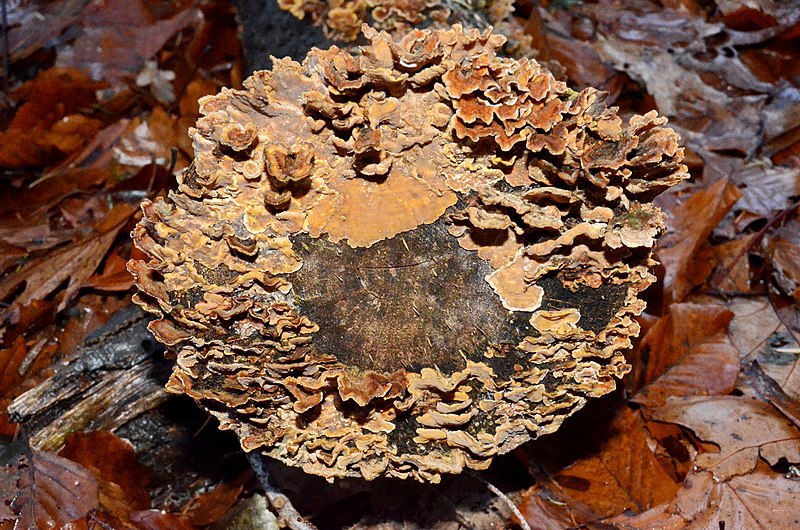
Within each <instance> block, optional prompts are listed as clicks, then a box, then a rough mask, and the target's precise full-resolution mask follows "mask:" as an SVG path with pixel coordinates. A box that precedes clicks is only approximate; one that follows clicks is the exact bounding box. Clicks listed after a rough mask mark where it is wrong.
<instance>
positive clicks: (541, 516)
mask: <svg viewBox="0 0 800 530" xmlns="http://www.w3.org/2000/svg"><path fill="white" fill-rule="evenodd" d="M517 508H519V511H520V513H521V514H522V515H523V517H525V521H526V522H527V523H528V526H530V528H531V530H564V528H569V527H571V526H573V524H574V522H575V521H574V519H573V518H572V517H570V516H569V514H568V513H567V510H566V509H565V506H564V503H563V502H561V501H555V500H553V499H551V498H550V497H549V496H548V495H546V494H545V493H543V492H542V491H541V490H539V489H538V488H531V489H530V490H527V491H524V492H522V501H521V502H520V503H519V505H518V506H517Z"/></svg>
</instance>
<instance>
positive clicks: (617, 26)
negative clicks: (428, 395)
mask: <svg viewBox="0 0 800 530" xmlns="http://www.w3.org/2000/svg"><path fill="white" fill-rule="evenodd" d="M245 3H246V2H242V4H245ZM533 3H535V2H531V1H528V2H520V5H518V6H517V7H518V9H517V15H516V16H517V17H518V19H519V22H520V23H521V24H522V25H523V26H524V27H527V28H528V31H529V33H530V35H532V36H533V37H534V39H533V46H534V48H535V49H536V50H537V51H538V57H539V58H540V59H542V60H545V61H550V62H551V63H552V64H558V65H560V66H561V67H562V69H563V75H564V77H565V78H566V79H567V80H568V83H569V84H570V86H572V87H573V88H576V89H582V88H585V87H589V86H594V87H597V88H599V89H602V90H605V91H607V92H609V94H610V95H609V104H610V105H615V106H618V107H619V108H620V114H621V115H623V116H627V115H630V114H632V113H644V112H647V111H649V110H652V109H656V110H658V112H659V113H660V114H663V115H665V116H667V117H668V118H669V120H670V122H669V123H670V126H672V127H674V128H675V129H676V130H677V131H678V132H679V133H680V134H681V137H682V140H683V142H684V145H685V146H686V164H687V165H688V167H689V172H690V174H691V178H690V179H689V180H688V181H686V182H685V183H684V184H682V185H680V186H678V187H676V188H673V189H671V190H669V191H668V192H666V193H665V194H664V195H662V196H660V197H659V198H658V199H657V202H658V204H659V206H661V208H662V209H663V210H664V211H665V212H666V214H667V226H668V231H667V233H666V234H665V235H664V236H663V237H662V239H661V241H660V243H659V247H658V249H657V252H656V255H657V258H658V260H659V261H660V262H661V265H660V266H659V267H658V269H657V275H658V277H659V281H658V283H657V284H656V285H654V286H652V287H650V288H649V289H648V291H647V292H646V293H645V297H646V299H647V301H648V307H647V310H646V312H645V313H644V314H643V315H642V316H641V317H640V324H641V326H642V333H641V337H640V339H639V341H638V343H637V344H636V345H635V347H634V349H633V350H632V351H631V352H630V353H629V354H628V355H627V358H628V362H629V363H630V364H631V365H632V367H633V369H632V371H631V373H630V374H629V375H628V376H627V377H626V378H625V380H624V381H623V382H622V384H621V385H620V388H619V389H618V391H617V392H615V393H613V394H611V395H609V396H606V397H604V398H601V399H598V400H596V402H593V403H590V404H589V405H588V406H587V407H586V408H585V409H584V410H582V411H581V412H580V413H578V414H576V415H574V416H573V417H572V418H570V419H569V420H568V421H567V422H566V423H565V424H564V426H563V427H562V429H561V430H560V431H559V432H558V433H556V434H554V435H550V436H547V437H544V438H542V439H539V440H536V441H534V442H532V443H529V444H526V445H525V446H523V447H521V448H520V449H518V450H516V451H514V452H512V453H510V454H508V455H505V456H504V457H502V458H499V459H497V461H496V462H495V464H494V465H493V466H492V468H490V469H489V470H488V471H486V472H482V473H479V474H470V475H467V476H465V477H461V478H455V477H453V478H446V479H445V480H444V481H443V483H442V484H441V485H439V486H430V485H429V486H420V485H413V486H410V485H398V484H397V482H391V481H390V482H380V481H378V482H376V483H375V485H374V487H371V488H372V491H371V492H370V494H369V497H365V495H366V494H365V490H366V489H368V488H367V487H366V486H364V485H363V484H355V485H354V484H352V483H348V484H349V485H347V486H346V487H344V488H343V487H341V486H337V487H334V486H330V485H328V484H326V483H323V482H322V481H319V482H315V481H314V480H313V479H306V478H297V475H292V474H291V470H284V471H280V470H272V474H273V477H274V478H275V480H276V482H277V483H278V484H279V485H280V483H281V473H285V474H286V476H287V477H289V478H284V479H283V483H284V484H286V487H285V488H283V487H280V489H281V490H282V491H284V492H285V493H286V494H287V496H288V497H289V499H290V500H291V501H292V502H293V503H294V506H295V507H296V508H297V510H298V511H299V512H300V513H301V514H302V515H303V516H304V517H306V518H307V519H308V520H309V521H311V522H313V524H315V525H317V526H318V527H320V528H339V527H345V528H387V529H388V528H434V527H435V528H459V527H464V528H489V527H491V528H525V527H526V525H527V527H529V528H535V529H546V530H550V529H565V528H597V529H600V528H615V529H679V528H697V529H710V528H714V529H717V528H719V529H726V530H731V529H759V528H763V529H770V530H773V529H782V528H787V529H790V528H800V467H798V466H800V209H799V208H798V205H799V204H800V3H798V2H796V1H790V2H780V1H777V0H716V1H714V0H660V1H657V0H634V1H630V2H621V1H615V0H598V1H592V2H589V1H586V2H581V1H579V0H578V1H563V0H562V1H560V2H556V1H555V0H553V1H551V2H544V3H543V7H542V8H541V9H540V10H537V11H536V12H533V11H532V9H533V8H532V4H533ZM4 5H5V7H6V8H7V9H6V10H7V12H6V13H5V18H6V25H7V27H8V28H9V29H8V32H6V33H4V35H5V40H6V41H7V42H8V45H7V46H8V54H7V55H6V56H5V58H4V59H5V60H4V67H5V71H6V72H5V73H6V75H5V76H4V78H3V83H4V85H5V91H4V93H3V94H2V96H0V146H2V148H1V149H0V435H2V437H3V438H2V440H3V443H2V446H5V449H4V452H3V457H2V461H0V465H3V466H5V467H4V468H3V469H2V472H0V499H2V500H3V501H4V502H2V503H0V528H29V527H32V528H36V527H38V528H58V527H67V528H149V529H168V528H170V529H173V528H174V529H182V528H196V527H206V526H209V525H216V528H267V527H269V526H268V525H269V524H272V525H277V524H279V523H280V524H282V525H286V526H288V527H290V528H311V526H309V525H310V523H307V522H306V521H297V520H291V517H290V518H289V520H287V518H286V516H285V514H281V513H280V510H279V509H278V508H276V506H278V505H280V504H281V501H277V502H276V501H275V498H274V496H273V497H270V496H269V495H267V497H264V496H263V494H262V493H261V491H262V490H261V489H260V486H259V484H258V482H257V480H256V479H255V477H254V475H253V472H252V471H251V469H250V467H249V466H248V464H247V460H246V459H245V458H244V457H243V456H242V453H241V451H240V450H239V449H238V444H237V442H236V440H235V439H234V438H233V437H232V436H230V435H224V434H220V433H218V432H217V430H216V428H215V427H214V424H213V423H212V422H209V421H208V420H207V419H206V417H205V416H204V415H203V413H202V412H200V411H199V410H198V409H197V408H196V407H195V406H194V404H193V403H192V402H191V401H190V400H187V399H180V398H177V397H170V398H167V397H166V396H163V395H162V394H159V393H157V396H158V399H157V400H155V401H153V402H152V407H150V408H151V409H152V410H150V411H149V412H148V414H149V415H148V416H142V417H143V418H145V417H146V418H149V419H148V420H147V421H149V422H151V423H149V424H148V425H154V423H153V422H156V423H158V424H159V425H160V428H161V429H162V430H164V432H163V433H161V435H163V439H162V440H170V439H180V444H178V442H176V443H175V446H174V447H173V452H171V453H158V455H160V456H158V457H156V456H155V453H152V454H150V453H149V451H156V448H155V445H151V446H146V445H142V444H137V443H136V439H135V436H134V435H133V434H131V435H126V434H125V433H126V432H127V433H130V432H131V428H130V427H129V428H128V431H125V430H124V429H120V430H118V431H115V432H113V433H112V432H110V431H109V430H107V429H103V428H94V429H92V428H91V426H90V428H87V429H85V430H82V431H80V432H75V433H72V434H71V435H70V436H68V437H67V438H66V439H60V443H59V444H58V445H57V446H47V445H45V446H42V445H37V442H36V440H38V439H39V438H36V436H35V434H36V433H32V432H28V431H26V428H25V426H24V425H20V424H19V423H14V422H13V421H12V418H11V417H10V416H9V414H8V412H7V409H8V407H9V405H10V404H11V403H12V402H13V401H14V400H15V399H16V398H17V397H19V396H20V395H22V394H23V393H24V392H26V391H29V390H31V389H33V388H35V387H37V385H40V384H41V383H42V382H44V381H46V380H48V379H49V378H50V377H52V376H53V374H55V373H57V372H58V371H59V370H63V369H64V367H65V366H67V365H69V364H70V363H74V362H75V360H76V355H79V353H76V352H80V351H81V350H80V346H81V345H82V344H84V343H85V342H86V339H87V337H89V336H90V335H91V334H92V333H93V332H95V331H96V330H98V329H103V326H104V325H107V324H108V321H109V319H110V318H111V316H112V315H113V314H114V313H116V312H117V311H119V310H122V309H124V308H126V307H128V306H129V305H130V297H131V293H132V292H133V289H132V278H131V276H130V274H129V273H128V272H127V270H126V268H125V264H126V262H127V261H128V260H129V259H130V258H132V257H133V258H137V257H138V258H142V257H143V256H142V255H141V253H140V252H139V251H137V250H136V249H135V248H134V247H133V246H132V243H131V238H130V235H129V233H130V231H131V228H132V227H133V226H134V225H135V223H136V222H137V221H138V220H139V219H140V212H139V208H138V204H139V202H140V201H141V200H142V199H144V198H146V197H154V196H157V195H159V194H164V193H165V190H167V189H170V188H171V187H174V186H175V179H174V174H176V173H177V172H179V171H181V170H183V169H184V168H186V167H187V165H188V164H189V162H190V161H191V158H192V147H191V144H190V141H189V138H188V136H187V134H186V131H187V130H188V128H189V127H190V126H192V125H193V124H194V122H195V120H196V119H197V117H198V106H197V100H198V98H199V97H201V96H203V95H207V94H214V93H216V92H217V91H219V90H220V88H222V87H226V86H228V87H241V84H242V81H243V79H244V78H246V77H247V75H248V74H249V72H250V70H249V69H248V67H247V65H246V63H245V59H244V58H245V55H244V47H243V45H242V43H241V42H240V36H241V31H240V28H239V27H238V24H239V22H238V21H237V16H236V13H237V12H236V6H235V5H233V4H232V3H230V2H225V1H221V2H205V1H195V0H177V1H170V2H166V1H163V2H159V1H149V0H104V1H100V0H95V1H89V2H86V1H83V0H54V1H51V2H33V1H30V2H26V1H24V0H20V1H7V2H4ZM532 13H534V16H532ZM536 14H538V16H536ZM309 31H311V29H309ZM315 31H318V30H315ZM1 47H2V43H0V48H1ZM251 62H253V61H251ZM154 395H156V394H154ZM128 420H130V418H128V419H126V421H128ZM143 422H144V420H140V423H138V424H136V425H137V427H136V429H143V428H144V427H142V425H145V423H143ZM154 429H156V428H155V427H154ZM161 435H160V436H161ZM170 437H173V438H170ZM32 440H33V441H32ZM131 442H133V443H131ZM162 445H163V443H162ZM189 447H191V448H192V449H187V448H189ZM34 449H41V450H36V451H34ZM44 449H46V450H44ZM179 453H180V456H176V455H178V454H179ZM165 455H168V456H165ZM165 458H172V459H175V461H174V465H173V464H172V463H170V462H167V463H165V460H164V459H165ZM179 460H180V462H178V461H179ZM167 471H169V472H167ZM178 475H180V477H179V478H176V477H177V476H178ZM293 477H294V478H293ZM337 488H338V489H337ZM347 488H349V490H348V491H344V490H345V489H347ZM476 491H478V492H479V493H480V495H475V492H476ZM273 494H274V491H273ZM403 495H407V496H416V497H415V502H414V503H413V505H414V506H415V507H416V508H415V509H414V510H416V511H417V512H419V511H420V510H421V511H426V513H427V516H426V517H421V516H420V514H419V513H417V514H415V515H414V516H411V515H408V512H409V508H408V505H404V507H401V506H400V504H401V503H400V502H399V501H398V498H397V497H398V496H401V497H402V496H403ZM364 499H368V500H364ZM509 503H510V504H512V505H513V507H514V509H512V508H511V506H509ZM414 510H411V511H414ZM515 510H516V512H517V513H516V514H515V513H514V511H515ZM244 512H247V513H250V514H251V516H253V517H261V519H260V521H261V523H245V522H243V516H242V513H244ZM271 514H274V515H277V516H278V518H277V520H276V519H275V517H274V516H273V515H271ZM404 514H405V515H404ZM519 517H522V518H523V519H524V521H521V520H520V519H519ZM421 521H422V522H421ZM15 524H16V526H15ZM248 524H249V525H250V526H248ZM31 525H32V526H31ZM65 525H68V526H65ZM237 525H238V526H237ZM415 525H416V526H415Z"/></svg>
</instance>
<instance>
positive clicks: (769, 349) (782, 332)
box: [754, 324, 800, 399]
mask: <svg viewBox="0 0 800 530" xmlns="http://www.w3.org/2000/svg"><path fill="white" fill-rule="evenodd" d="M754 353H755V358H756V359H757V361H758V363H759V365H760V366H761V368H762V369H763V370H764V373H765V374H766V375H767V376H768V377H770V378H771V379H773V380H774V381H775V383H776V384H777V385H778V387H779V388H780V389H781V390H783V392H785V393H786V394H787V395H788V396H789V397H791V398H793V399H800V343H798V342H797V340H795V338H794V336H793V335H792V333H791V332H790V331H789V329H788V328H787V327H786V326H785V325H783V324H781V325H780V326H779V327H778V328H777V329H776V330H775V332H774V333H772V334H771V335H770V336H769V337H767V339H766V340H765V341H764V342H763V344H761V345H760V347H759V348H758V349H757V350H756V351H755V352H754Z"/></svg>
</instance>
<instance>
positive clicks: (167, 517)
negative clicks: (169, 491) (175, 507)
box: [130, 510, 195, 530]
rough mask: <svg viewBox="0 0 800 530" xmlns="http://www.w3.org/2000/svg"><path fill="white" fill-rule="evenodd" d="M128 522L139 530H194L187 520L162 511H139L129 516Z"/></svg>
mask: <svg viewBox="0 0 800 530" xmlns="http://www.w3.org/2000/svg"><path fill="white" fill-rule="evenodd" d="M130 520H131V522H133V523H134V524H135V525H136V528H139V529H141V530H194V528H195V526H194V525H192V523H191V522H189V519H188V518H186V517H184V516H182V515H177V514H173V513H166V512H164V511H163V510H140V511H138V512H133V513H131V514H130Z"/></svg>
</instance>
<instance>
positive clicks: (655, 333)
mask: <svg viewBox="0 0 800 530" xmlns="http://www.w3.org/2000/svg"><path fill="white" fill-rule="evenodd" d="M733 316H734V314H733V313H732V312H731V311H729V310H727V309H725V308H724V307H722V306H715V305H703V304H689V303H683V304H672V305H671V306H670V307H669V314H668V315H666V316H664V317H662V318H661V319H660V320H659V321H658V322H657V323H656V324H655V325H654V326H653V327H651V328H650V330H649V331H648V332H647V335H645V337H644V339H643V341H642V346H641V347H640V348H641V349H642V350H643V353H642V354H641V355H644V356H646V358H647V359H648V360H649V361H648V363H647V367H646V371H645V373H644V374H642V377H641V379H642V380H641V383H643V384H644V385H645V386H644V388H642V389H641V390H640V391H639V392H638V393H637V394H635V395H634V397H633V401H635V402H637V403H640V404H641V405H643V406H644V407H645V408H646V409H647V410H655V409H657V408H658V407H660V406H662V405H663V404H664V403H665V402H666V400H667V399H668V398H670V397H673V396H694V395H724V394H728V393H729V392H730V391H731V390H733V388H734V385H735V383H736V377H737V376H738V375H739V352H738V351H736V348H734V347H733V345H732V344H731V341H730V339H729V338H728V324H729V323H730V321H731V320H732V319H733Z"/></svg>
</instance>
